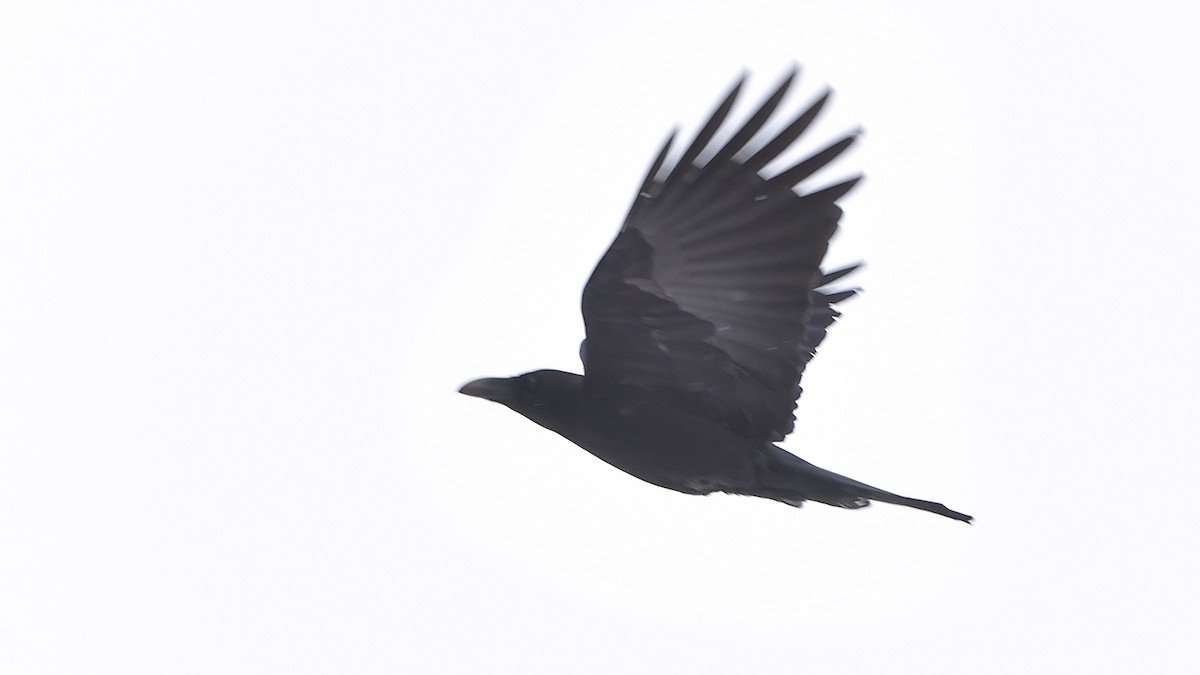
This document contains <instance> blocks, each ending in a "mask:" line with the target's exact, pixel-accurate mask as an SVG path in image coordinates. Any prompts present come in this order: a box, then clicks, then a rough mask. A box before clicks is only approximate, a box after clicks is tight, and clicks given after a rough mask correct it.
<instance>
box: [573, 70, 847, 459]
mask: <svg viewBox="0 0 1200 675" xmlns="http://www.w3.org/2000/svg"><path fill="white" fill-rule="evenodd" d="M795 75H796V73H795V71H794V70H793V71H792V72H791V73H790V74H789V75H788V76H787V78H786V79H785V80H784V81H783V83H782V84H781V85H780V86H779V87H778V89H776V90H775V92H774V93H772V94H771V95H770V96H769V97H768V98H767V99H766V100H765V101H764V102H763V104H762V105H761V106H760V107H759V109H758V110H757V112H755V113H754V114H753V115H751V116H750V118H749V119H748V120H747V121H746V123H745V124H744V125H742V127H741V128H740V129H739V130H738V131H737V132H735V133H734V134H733V135H732V137H730V139H729V141H728V142H726V143H725V144H724V145H721V146H720V147H710V145H715V144H713V143H712V140H713V137H714V135H715V134H716V132H717V129H718V128H719V127H720V126H721V124H722V122H723V121H724V120H725V118H726V116H727V115H728V114H729V110H730V108H732V106H733V103H734V101H735V99H736V98H737V95H738V92H739V91H740V90H741V87H742V84H743V82H744V81H745V78H744V77H743V78H742V80H739V81H738V83H737V84H736V85H735V86H734V87H733V89H732V91H730V93H729V94H728V96H726V98H725V99H724V100H723V101H722V102H721V104H720V105H719V106H718V107H717V109H716V111H715V112H714V113H713V115H712V117H711V118H710V119H709V120H708V122H707V123H706V124H705V125H704V127H703V128H702V129H701V130H700V132H699V133H698V134H697V136H696V138H695V140H693V141H692V143H691V144H690V145H689V146H688V147H687V149H686V150H685V151H684V152H683V154H682V155H681V156H680V158H679V159H678V161H677V162H675V163H674V164H673V165H671V166H666V157H667V154H668V151H669V150H670V147H671V144H672V141H673V139H674V134H672V137H671V138H669V139H668V140H667V142H666V143H665V144H664V146H663V148H662V150H661V151H660V152H659V154H658V157H657V159H655V161H654V163H653V164H652V165H651V167H650V171H649V172H648V173H647V175H646V179H645V181H644V182H643V184H642V187H641V189H640V190H639V192H638V195H637V197H636V198H635V199H634V203H633V206H632V207H631V208H630V211H629V215H628V216H627V218H626V220H625V224H624V226H623V227H622V228H621V231H620V233H619V234H618V235H617V238H616V240H615V241H613V243H612V246H611V247H610V248H609V249H608V251H607V252H606V253H605V255H604V257H603V258H602V259H601V260H600V263H599V264H598V265H597V266H596V269H595V271H593V272H592V277H591V279H590V280H589V281H588V284H587V286H586V287H585V288H584V291H583V317H584V323H585V325H586V328H587V340H586V342H585V345H584V346H583V347H582V348H581V356H582V358H583V360H584V369H585V374H586V379H587V381H590V382H593V383H622V384H635V385H637V386H640V387H644V388H647V389H650V390H653V391H656V392H658V393H660V394H662V395H664V396H671V397H675V398H677V399H680V400H683V401H685V402H686V404H687V405H689V406H691V407H692V408H693V409H695V410H697V411H699V412H701V413H702V414H704V415H705V416H707V417H710V418H713V419H719V420H722V421H724V422H725V423H726V424H728V425H729V426H730V427H731V428H733V429H735V430H736V431H738V432H739V433H742V434H744V435H746V436H749V437H752V438H759V439H762V440H764V441H778V440H782V439H783V437H784V436H786V435H787V434H788V433H790V432H791V430H792V428H793V426H794V423H795V418H794V416H793V411H794V410H795V407H796V399H797V398H798V397H799V395H800V376H801V374H802V373H803V371H804V367H805V365H806V364H807V363H808V361H809V360H810V359H812V357H813V355H814V352H815V349H816V347H817V345H818V344H819V343H820V342H821V340H822V339H823V338H824V337H825V330H826V328H828V327H829V325H830V324H831V323H832V322H833V321H834V319H835V318H836V317H837V316H838V312H837V310H836V309H834V307H833V305H834V304H835V303H837V302H839V301H840V300H843V299H845V298H847V297H849V296H850V295H853V293H854V291H842V292H840V293H839V292H831V291H827V290H826V289H825V288H824V286H825V285H826V284H828V283H831V282H833V281H836V280H837V279H839V278H841V277H842V276H844V275H846V274H848V273H849V272H851V271H852V270H853V269H854V268H853V267H851V268H845V269H842V270H838V271H836V272H833V273H830V274H822V272H821V270H820V264H821V259H822V258H823V257H824V256H825V251H826V249H827V247H828V244H829V238H830V237H831V236H832V235H833V233H834V230H836V229H837V223H838V219H839V218H840V216H841V213H842V211H841V209H840V208H839V207H838V206H837V205H836V203H835V202H836V201H837V199H838V198H840V197H841V196H842V195H844V194H846V192H848V191H849V190H850V188H851V187H853V186H854V184H855V182H857V180H858V179H857V178H855V179H853V180H850V181H846V182H844V183H840V184H837V185H834V186H832V187H828V188H826V189H823V190H819V191H816V192H811V193H807V194H800V193H797V192H796V191H795V190H793V187H794V186H795V185H796V184H797V183H799V182H800V181H802V180H804V179H805V178H807V177H808V176H810V175H812V174H813V173H814V172H815V171H817V170H818V169H820V168H821V167H823V166H825V165H826V164H827V163H829V162H830V161H832V160H833V159H834V158H835V157H837V156H838V155H839V154H841V153H842V152H843V151H844V150H845V149H846V148H847V147H849V146H850V144H851V143H853V141H854V136H853V135H851V136H848V137H846V138H843V139H841V140H840V141H838V142H836V143H834V144H832V145H830V146H828V147H826V148H825V149H823V150H821V151H819V152H817V153H815V154H814V155H813V156H811V157H809V158H807V159H805V160H803V161H801V162H799V163H798V164H796V165H795V166H792V167H791V168H788V169H786V170H784V171H782V172H780V173H778V174H776V175H774V176H772V177H770V178H764V177H763V176H762V175H760V171H761V170H762V169H763V167H764V166H765V165H766V164H767V163H769V162H770V161H771V160H773V159H775V158H776V157H777V156H778V155H779V154H780V153H782V152H783V151H784V150H786V149H787V148H788V147H789V146H791V144H792V143H794V142H795V141H796V139H798V138H799V137H800V135H801V134H802V133H803V132H804V131H805V129H807V128H808V126H809V125H810V124H811V123H812V121H813V120H814V119H815V118H816V116H817V114H818V113H819V112H820V110H821V107H822V106H823V105H824V104H825V101H826V100H827V98H828V93H826V94H825V95H823V96H821V97H820V98H819V99H818V100H817V101H816V102H815V103H814V104H813V105H812V106H810V107H809V108H808V109H807V110H805V111H804V112H802V113H801V114H800V115H798V116H797V117H796V118H795V119H794V120H792V121H791V123H790V124H788V125H787V126H786V127H785V128H784V129H783V130H782V131H781V132H780V133H779V134H777V135H775V136H774V137H770V138H766V139H758V138H757V136H758V135H759V133H758V132H759V131H760V130H761V129H762V127H763V125H764V124H765V123H766V121H767V119H768V118H769V117H770V116H771V114H772V113H773V112H774V111H775V108H776V107H777V106H778V105H779V103H780V101H781V100H782V99H783V97H784V94H786V92H787V90H788V87H789V86H790V85H791V83H792V81H793V80H794V79H795Z"/></svg>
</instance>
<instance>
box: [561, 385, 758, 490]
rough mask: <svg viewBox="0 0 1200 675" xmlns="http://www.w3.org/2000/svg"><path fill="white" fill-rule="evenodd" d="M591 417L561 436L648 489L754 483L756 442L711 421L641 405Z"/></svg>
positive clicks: (740, 486)
mask: <svg viewBox="0 0 1200 675" xmlns="http://www.w3.org/2000/svg"><path fill="white" fill-rule="evenodd" d="M597 413H599V414H597ZM588 417H589V423H588V424H584V425H577V426H574V427H573V428H572V429H571V430H570V432H569V433H564V432H563V431H559V433H560V434H562V435H563V436H565V437H566V438H568V439H569V440H571V441H572V442H574V443H575V444H576V445H578V446H580V447H581V448H583V449H584V450H587V451H588V452H590V453H592V454H593V455H595V456H596V457H598V458H600V459H602V460H604V461H605V462H607V463H609V464H611V465H613V466H615V467H616V468H618V469H620V470H622V471H624V472H625V473H628V474H630V475H632V476H636V477H637V478H640V479H642V480H644V481H646V482H648V483H653V484H654V485H658V486H660V487H665V488H669V489H672V490H678V491H680V492H687V493H690V494H707V493H709V492H714V491H720V490H732V491H736V490H738V489H744V488H747V487H749V486H751V485H753V483H754V457H755V455H756V454H757V452H758V451H759V450H758V446H759V444H758V442H757V441H753V440H751V439H748V438H744V437H741V436H738V435H737V434H735V433H733V432H732V431H730V430H729V429H728V428H727V427H724V426H723V425H720V424H717V423H715V422H713V421H711V420H707V419H704V418H701V417H696V416H694V415H690V414H688V413H687V412H685V411H680V410H677V409H674V408H670V407H667V406H647V405H640V404H639V405H625V406H618V407H614V408H607V409H605V408H601V409H600V410H599V411H593V414H591V415H589V416H588Z"/></svg>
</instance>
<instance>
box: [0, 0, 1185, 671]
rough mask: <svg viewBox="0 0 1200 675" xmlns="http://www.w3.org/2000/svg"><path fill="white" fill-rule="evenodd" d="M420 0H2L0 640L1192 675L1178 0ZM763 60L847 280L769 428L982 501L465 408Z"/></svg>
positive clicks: (20, 650) (314, 652)
mask: <svg viewBox="0 0 1200 675" xmlns="http://www.w3.org/2000/svg"><path fill="white" fill-rule="evenodd" d="M433 4H434V3H394V2H354V1H352V2H340V3H321V4H318V3H312V2H308V3H302V2H298V3H245V2H213V1H208V2H203V3H201V2H193V3H159V2H141V3H137V2H111V3H82V2H52V1H47V0H38V1H37V2H22V1H21V0H17V1H16V2H11V1H10V2H7V3H5V4H4V5H3V7H0V672H5V673H24V674H29V675H35V674H40V673H53V674H58V673H121V674H130V673H156V674H159V673H206V674H207V673H223V674H224V673H248V674H255V675H258V674H269V673H287V674H289V675H290V674H302V673H399V672H411V673H505V672H511V673H602V672H612V673H616V672H620V673H652V672H653V673H658V672H683V671H689V672H701V673H708V672H712V673H716V672H725V673H730V672H733V673H737V672H785V673H787V672H796V673H863V672H888V673H922V674H929V673H955V674H959V673H982V674H991V673H995V674H1005V675H1008V674H1011V673H1063V672H1079V673H1082V672H1086V673H1132V672H1140V673H1168V674H1169V673H1194V672H1200V647H1198V646H1197V642H1196V638H1195V636H1196V632H1197V629H1198V628H1200V611H1198V610H1197V607H1198V606H1200V590H1198V586H1200V585H1198V584H1197V582H1196V580H1195V579H1196V571H1195V570H1196V569H1200V552H1198V550H1197V548H1198V546H1200V537H1197V534H1196V532H1197V525H1196V518H1195V516H1194V512H1195V511H1194V510H1195V505H1194V501H1193V499H1192V495H1191V492H1192V490H1193V488H1192V482H1193V480H1194V478H1195V476H1196V475H1197V473H1198V471H1200V460H1198V459H1197V450H1198V446H1200V443H1198V442H1197V438H1196V433H1195V428H1196V424H1195V415H1196V403H1197V395H1196V386H1197V385H1196V383H1197V382H1198V381H1200V362H1198V361H1197V357H1196V349H1195V344H1196V343H1197V341H1198V340H1200V330H1198V329H1200V321H1198V319H1197V313H1196V307H1197V306H1198V303H1200V292H1198V291H1197V286H1198V284H1197V281H1200V279H1198V278H1197V272H1196V268H1195V263H1194V260H1195V258H1196V255H1197V251H1200V235H1198V234H1197V232H1198V231H1200V228H1198V227H1197V223H1196V222H1195V219H1196V212H1197V207H1196V198H1195V192H1194V191H1195V189H1196V187H1195V186H1196V185H1197V180H1198V179H1200V159H1197V158H1200V133H1198V132H1197V128H1196V120H1197V119H1200V81H1198V80H1197V78H1196V70H1197V67H1198V66H1200V52H1197V49H1196V45H1195V42H1196V36H1197V35H1198V34H1200V9H1198V8H1200V5H1197V4H1195V3H1191V2H1178V3H1167V2H1163V3H1143V4H1140V5H1135V3H1126V2H1088V3H1046V2H1039V3H1004V4H998V3H987V5H988V6H987V7H986V8H985V7H984V6H983V5H984V3H931V2H905V3H897V2H872V3H853V2H832V1H830V0H825V1H823V2H816V3H809V2H786V3H785V2H775V3H768V2H758V1H755V0H748V1H742V2H737V3H728V2H726V3H716V2H707V3H705V2H700V3H696V2H675V3H642V2H610V3H548V2H547V3H535V2H504V3H478V2H476V3H466V4H460V5H451V4H446V5H444V6H441V7H436V8H435V7H432V6H431V5H433ZM585 5H586V6H585ZM596 5H603V6H602V7H601V6H596ZM792 62H799V63H801V64H803V66H804V68H805V70H804V75H803V79H802V85H803V86H802V87H801V92H800V94H799V95H797V96H795V97H793V98H792V99H791V106H792V108H790V109H791V110H795V109H797V108H798V107H799V106H800V105H802V104H803V103H804V101H805V100H807V99H809V98H811V97H812V96H813V95H815V93H816V92H817V91H819V90H820V88H821V87H822V86H824V85H825V84H829V85H831V86H833V87H834V88H835V89H836V96H835V99H834V102H833V105H832V108H831V110H830V112H829V114H828V115H827V117H826V119H825V120H824V121H823V122H822V124H821V125H819V126H818V127H817V128H816V130H815V134H814V135H812V136H811V137H810V138H809V139H808V144H807V145H806V146H805V147H807V148H812V147H816V146H818V145H820V144H822V143H823V142H825V141H827V140H829V139H831V138H832V137H833V135H834V134H836V133H838V132H842V131H845V130H848V129H852V128H854V127H856V126H857V125H859V124H861V125H862V126H863V127H864V128H866V130H867V133H866V135H865V136H864V138H863V141H862V143H861V144H860V145H859V146H858V147H856V149H855V150H854V151H853V152H852V153H850V154H849V156H848V157H847V158H845V159H843V160H841V161H840V162H839V163H838V164H837V166H836V167H835V168H833V169H831V170H830V171H829V172H827V173H826V174H824V175H823V176H821V177H820V179H819V180H817V181H816V182H817V183H822V182H831V181H833V180H836V179H837V178H839V177H844V176H846V175H849V174H852V173H854V172H857V171H860V170H861V171H864V172H865V173H867V174H868V180H867V181H866V182H865V183H864V184H863V186H862V187H860V188H859V189H858V190H857V191H856V192H855V193H853V194H852V195H851V196H850V197H849V198H848V199H847V200H846V201H845V206H846V209H847V215H846V217H845V219H844V221H843V223H844V228H843V230H842V232H841V234H840V235H839V238H838V240H837V242H836V245H835V247H834V249H833V251H832V252H831V262H833V263H835V264H836V263H842V262H850V261H854V260H859V259H865V260H866V261H867V262H868V263H869V267H868V268H867V269H866V270H864V271H863V272H862V273H861V274H859V275H858V278H857V283H859V284H861V285H862V286H863V287H864V288H865V293H864V294H863V295H862V296H861V297H860V298H857V299H855V300H854V301H852V302H851V303H848V305H847V307H846V310H847V314H846V316H845V318H844V320H843V321H842V323H841V324H840V325H839V326H837V327H836V328H835V329H834V330H833V333H832V334H831V335H830V338H829V340H828V341H827V343H826V345H825V346H824V347H823V349H822V352H821V355H820V357H819V358H818V359H817V360H816V362H815V363H814V365H813V367H812V368H811V369H810V371H809V373H808V376H807V377H806V381H805V385H806V392H807V393H806V395H805V398H804V400H803V401H802V402H801V408H800V410H799V416H800V430H799V431H798V432H797V433H796V434H795V435H794V436H792V437H791V438H789V440H788V442H787V444H786V447H789V448H791V449H793V450H795V451H796V452H798V454H801V455H802V456H804V457H805V458H806V459H809V460H811V461H813V462H815V463H817V464H820V465H822V466H826V467H828V468H830V469H832V470H835V471H839V472H842V473H845V474H847V475H849V476H852V477H854V478H857V479H860V480H863V481H866V482H869V483H873V484H876V485H879V486H880V487H883V488H886V489H890V490H894V491H896V492H899V493H902V494H906V495H911V496H914V497H920V498H926V499H933V500H937V501H944V502H945V503H946V504H947V505H949V506H951V507H952V508H955V509H959V510H962V511H965V512H967V513H971V514H973V515H974V516H976V518H977V522H976V525H974V526H972V527H967V526H964V525H961V524H959V523H955V522H952V521H950V520H946V519H943V518H938V517H935V516H931V515H929V514H925V513H921V512H917V511H912V510H908V509H902V508H899V507H892V506H887V505H878V506H875V507H873V508H871V509H867V510H863V511H858V512H848V511H842V510H838V509H831V508H827V507H824V506H821V505H811V506H808V507H806V508H804V509H801V510H795V509H791V508H788V507H785V506H782V505H779V504H775V503H771V502H767V501H764V500H754V499H748V498H738V497H728V496H723V495H717V496H710V497H707V498H695V497H687V496H683V495H679V494H676V493H672V492H669V491H666V490H661V489H658V488H655V487H652V486H650V485H647V484H644V483H641V482H639V481H637V480H635V479H633V478H630V477H628V476H626V475H624V474H622V473H620V472H618V471H616V470H614V469H611V468H610V467H608V466H606V465H604V464H602V463H601V462H599V461H598V460H596V459H594V458H592V457H591V456H590V455H588V454H586V453H585V452H583V451H582V450H579V449H577V448H574V447H573V446H571V445H569V444H568V443H567V442H565V441H563V440H561V439H560V438H558V437H557V436H555V435H553V434H551V433H549V432H547V431H545V430H542V429H540V428H538V427H536V426H534V425H533V424H531V423H529V422H527V421H526V420H524V419H522V418H520V417H519V416H517V415H515V414H513V413H511V412H509V411H507V410H505V409H503V408H501V407H500V406H497V405H493V404H488V403H486V402H483V401H480V400H476V399H470V398H467V397H464V396H460V395H458V394H456V393H455V390H456V389H457V387H458V386H459V385H460V384H461V383H463V382H464V381H466V380H469V379H472V378H475V377H479V376H484V375H511V374H516V373H519V372H523V371H525V370H530V369H534V368H539V367H555V368H562V369H569V370H577V369H578V366H577V359H576V356H575V354H576V349H577V345H578V342H579V339H580V338H581V337H582V324H581V321H580V319H579V315H578V299H579V292H580V290H581V288H582V285H583V282H584V281H585V279H586V278H587V275H588V274H589V273H590V271H591V267H592V265H593V264H594V263H595V261H596V260H597V259H598V258H599V256H600V254H601V253H602V252H603V250H604V247H605V246H606V245H607V244H608V242H609V240H610V239H611V237H612V236H613V234H614V233H615V231H616V228H617V226H618V225H619V223H620V219H621V218H622V216H623V215H624V212H625V209H626V207H627V206H628V203H629V200H630V199H631V197H632V194H633V190H634V189H635V187H636V185H637V182H638V180H640V178H641V177H642V173H643V172H644V170H645V167H646V164H647V163H648V162H649V160H650V159H651V157H652V155H653V153H654V151H655V149H656V148H657V144H658V143H659V142H660V141H661V140H662V138H663V137H664V135H665V134H666V133H667V131H668V130H669V129H670V128H671V127H672V126H673V125H675V124H681V125H683V127H684V128H685V129H686V130H692V129H694V128H695V126H696V125H697V124H699V123H700V122H701V121H702V120H703V119H704V117H705V115H707V113H708V112H709V110H710V107H711V105H712V104H713V103H714V102H715V101H716V99H717V98H718V96H719V95H720V94H722V93H723V92H724V90H725V88H726V87H727V86H728V85H729V84H730V83H731V82H732V81H733V79H734V78H735V77H736V76H737V74H738V73H739V72H740V71H741V69H742V68H743V67H745V68H748V69H750V70H751V71H752V72H753V73H754V75H755V77H754V78H753V79H752V80H751V84H750V87H749V93H750V96H749V97H747V99H746V100H745V101H744V103H745V104H746V105H747V106H748V105H750V104H751V103H755V102H757V100H758V99H759V97H760V96H761V95H762V94H763V93H764V92H765V91H766V90H767V89H768V87H770V86H771V85H773V84H774V83H775V82H776V81H777V80H778V78H779V77H780V75H781V74H782V73H783V71H784V70H785V69H786V68H787V67H788V66H789V65H790V64H791V63H792Z"/></svg>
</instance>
